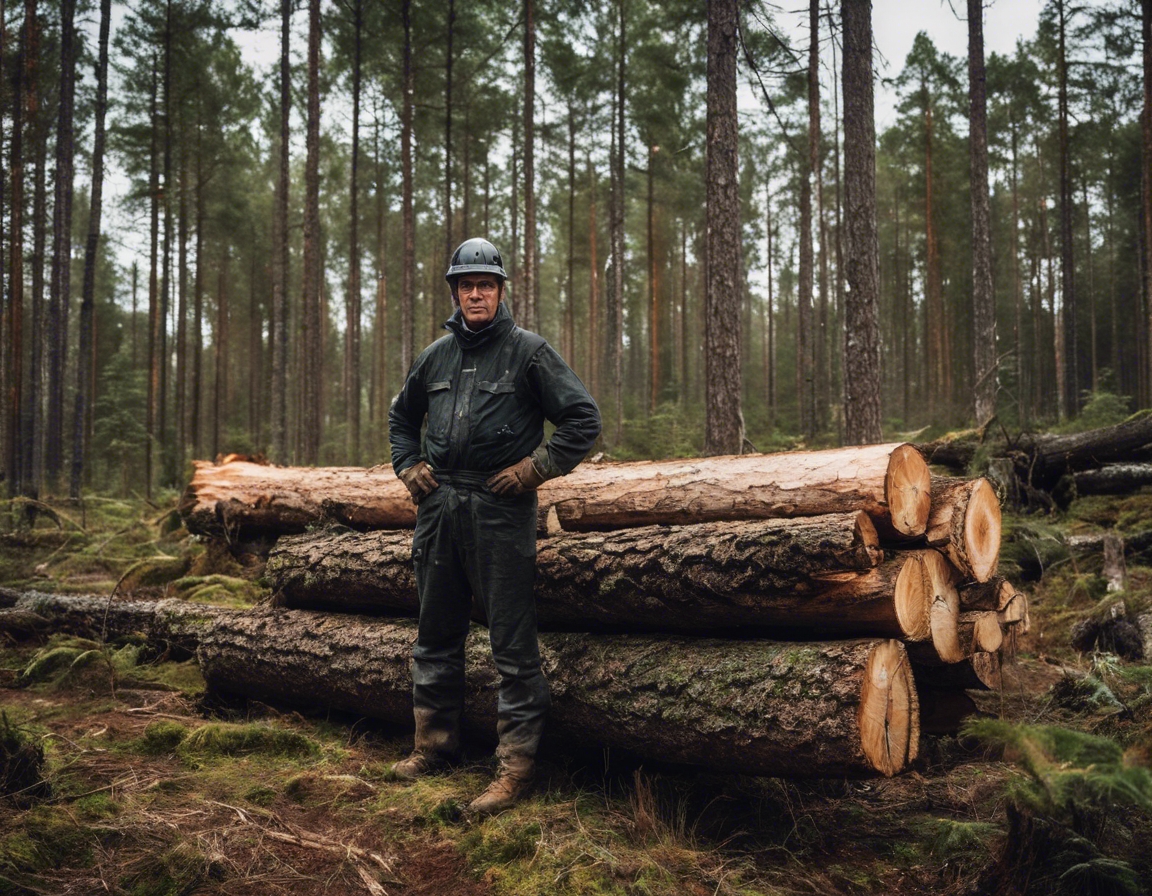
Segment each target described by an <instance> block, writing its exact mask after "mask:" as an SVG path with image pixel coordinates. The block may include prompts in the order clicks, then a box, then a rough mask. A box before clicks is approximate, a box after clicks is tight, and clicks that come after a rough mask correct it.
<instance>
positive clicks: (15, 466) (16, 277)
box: [4, 0, 36, 497]
mask: <svg viewBox="0 0 1152 896" xmlns="http://www.w3.org/2000/svg"><path fill="white" fill-rule="evenodd" d="M35 13H36V4H35V2H34V0H26V2H25V4H24V25H23V27H22V28H21V30H20V60H21V61H20V63H18V64H17V65H16V66H15V71H14V72H13V76H12V81H13V90H12V144H11V153H12V155H11V158H12V202H11V204H12V212H11V220H10V225H9V226H10V234H9V243H8V249H9V252H10V262H9V265H8V326H7V332H8V340H7V343H6V347H7V350H8V356H7V357H8V363H9V370H8V377H7V380H8V382H7V386H8V395H7V396H6V399H7V404H8V428H7V433H6V436H7V439H8V442H7V444H6V445H5V446H4V447H5V454H6V458H5V467H6V471H5V472H6V475H7V479H8V496H9V497H15V496H17V495H19V494H22V492H23V489H24V479H25V477H26V476H27V475H28V471H27V470H26V469H25V468H24V465H23V457H22V449H23V442H24V439H25V438H26V437H27V436H26V434H25V433H24V432H23V431H22V430H23V422H24V421H23V409H22V408H21V403H22V401H23V398H24V130H25V128H26V126H27V123H28V121H29V120H30V119H31V116H30V115H28V114H26V110H25V103H26V100H25V96H24V94H25V92H26V90H27V87H28V85H27V84H26V83H25V82H26V80H27V71H26V70H27V68H28V66H27V64H26V63H27V59H28V54H29V49H30V48H29V44H30V35H29V25H30V24H31V22H32V20H33V19H34V18H35Z"/></svg>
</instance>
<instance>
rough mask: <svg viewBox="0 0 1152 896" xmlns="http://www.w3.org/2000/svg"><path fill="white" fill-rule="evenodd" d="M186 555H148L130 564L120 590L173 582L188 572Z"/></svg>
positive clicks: (188, 561)
mask: <svg viewBox="0 0 1152 896" xmlns="http://www.w3.org/2000/svg"><path fill="white" fill-rule="evenodd" d="M190 565H191V561H190V560H189V558H187V557H164V556H160V557H148V558H146V559H144V560H140V561H139V562H137V563H134V564H132V566H130V567H129V568H128V571H127V572H125V573H124V577H123V579H122V580H121V582H120V589H121V590H122V591H135V590H136V589H138V588H150V587H151V588H154V587H158V586H163V585H167V584H168V583H170V582H174V581H176V580H177V579H179V578H180V577H181V576H183V575H184V574H185V573H187V572H188V567H189V566H190Z"/></svg>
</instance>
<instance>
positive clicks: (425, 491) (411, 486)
mask: <svg viewBox="0 0 1152 896" xmlns="http://www.w3.org/2000/svg"><path fill="white" fill-rule="evenodd" d="M397 475H398V476H399V477H400V481H401V482H403V483H404V485H406V486H407V487H408V493H409V494H410V495H411V496H412V503H413V504H419V503H420V502H421V501H423V500H424V499H425V498H426V497H428V495H430V494H432V492H433V491H434V490H435V489H438V488H439V487H440V483H439V482H437V481H436V478H435V477H434V476H433V475H432V469H431V468H430V467H429V466H428V464H427V463H426V462H425V461H422V460H418V461H416V463H414V464H412V466H410V467H409V468H408V469H407V470H404V471H403V472H402V473H398V474H397Z"/></svg>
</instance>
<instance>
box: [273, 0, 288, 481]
mask: <svg viewBox="0 0 1152 896" xmlns="http://www.w3.org/2000/svg"><path fill="white" fill-rule="evenodd" d="M291 21H292V0H280V152H279V158H278V160H277V161H278V162H279V169H280V170H279V176H278V178H277V182H276V212H275V215H274V216H273V221H272V332H271V334H270V336H271V339H270V341H271V343H272V346H271V348H272V386H271V392H272V394H271V396H270V398H271V414H270V416H271V418H272V419H271V431H272V432H271V435H272V438H271V443H272V459H273V460H275V461H277V462H278V463H287V461H288V172H289V166H288V161H289V160H288V153H289V146H290V140H291V133H290V131H289V123H290V121H289V119H290V113H291V109H292V95H291V83H290V80H289V79H290V77H291V62H290V58H289V47H290V35H291Z"/></svg>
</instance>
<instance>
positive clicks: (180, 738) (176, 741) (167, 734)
mask: <svg viewBox="0 0 1152 896" xmlns="http://www.w3.org/2000/svg"><path fill="white" fill-rule="evenodd" d="M187 736H188V728H187V727H186V726H184V725H181V724H180V723H179V722H174V721H172V720H170V719H159V720H157V721H155V722H151V723H149V725H148V727H147V728H145V729H144V735H143V736H142V737H141V738H140V739H139V740H138V741H137V744H136V749H137V750H139V752H141V753H144V754H146V755H149V756H160V755H164V754H167V753H172V752H174V751H175V750H176V748H177V747H179V746H180V744H181V743H183V742H184V738H185V737H187Z"/></svg>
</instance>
